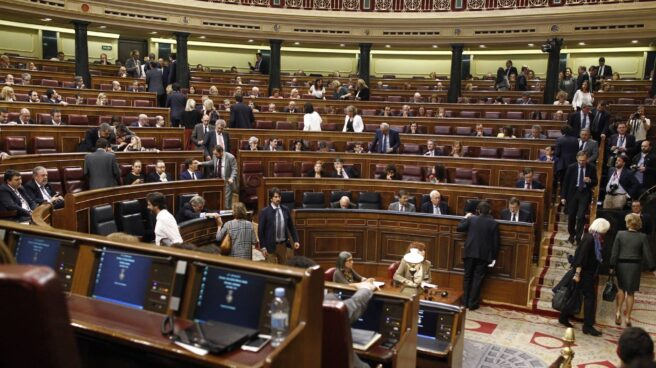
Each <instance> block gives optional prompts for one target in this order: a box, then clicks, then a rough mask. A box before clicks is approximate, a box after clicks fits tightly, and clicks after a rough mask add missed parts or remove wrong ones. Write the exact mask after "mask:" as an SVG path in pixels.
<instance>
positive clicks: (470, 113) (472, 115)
mask: <svg viewBox="0 0 656 368" xmlns="http://www.w3.org/2000/svg"><path fill="white" fill-rule="evenodd" d="M479 115H480V114H479V112H478V111H465V110H463V111H460V117H461V118H478V117H479Z"/></svg>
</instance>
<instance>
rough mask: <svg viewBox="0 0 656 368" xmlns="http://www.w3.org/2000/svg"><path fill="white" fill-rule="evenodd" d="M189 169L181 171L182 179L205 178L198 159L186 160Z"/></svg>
mask: <svg viewBox="0 0 656 368" xmlns="http://www.w3.org/2000/svg"><path fill="white" fill-rule="evenodd" d="M184 163H185V166H187V170H185V171H183V172H181V173H180V180H198V179H202V178H203V173H201V172H200V171H199V170H198V161H197V160H192V159H190V158H189V159H186V160H185V162H184Z"/></svg>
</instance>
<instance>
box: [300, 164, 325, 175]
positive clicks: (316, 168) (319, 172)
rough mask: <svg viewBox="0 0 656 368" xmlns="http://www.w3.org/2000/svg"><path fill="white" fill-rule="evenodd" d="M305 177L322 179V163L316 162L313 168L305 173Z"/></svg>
mask: <svg viewBox="0 0 656 368" xmlns="http://www.w3.org/2000/svg"><path fill="white" fill-rule="evenodd" d="M305 176H306V177H308V178H323V177H325V176H326V174H325V173H324V172H323V161H317V162H315V163H314V168H313V169H311V170H310V171H308V172H307V173H305Z"/></svg>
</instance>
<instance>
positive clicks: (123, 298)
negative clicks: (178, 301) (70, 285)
mask: <svg viewBox="0 0 656 368" xmlns="http://www.w3.org/2000/svg"><path fill="white" fill-rule="evenodd" d="M97 253H98V257H97V260H96V268H95V272H94V273H93V275H94V278H93V280H92V281H93V282H92V284H93V286H92V290H91V294H90V296H91V297H92V298H95V299H98V300H104V301H107V302H111V303H116V304H121V305H124V306H128V307H132V308H137V309H146V310H150V311H155V312H160V313H165V312H166V309H167V307H168V300H169V298H170V296H171V291H172V286H173V281H174V277H175V263H174V262H173V259H172V258H170V257H160V256H152V255H144V254H138V253H130V252H125V251H122V250H117V249H110V248H102V249H98V250H97Z"/></svg>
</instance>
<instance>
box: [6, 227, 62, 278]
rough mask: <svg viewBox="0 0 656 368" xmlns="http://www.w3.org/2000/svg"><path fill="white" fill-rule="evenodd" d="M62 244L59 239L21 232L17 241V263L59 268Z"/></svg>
mask: <svg viewBox="0 0 656 368" xmlns="http://www.w3.org/2000/svg"><path fill="white" fill-rule="evenodd" d="M60 246H61V243H60V240H59V239H55V238H46V237H41V236H35V235H32V234H20V235H19V236H18V239H17V241H16V263H18V264H32V265H41V266H48V267H50V268H52V269H57V268H58V267H57V266H58V264H57V260H58V258H59V249H60Z"/></svg>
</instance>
